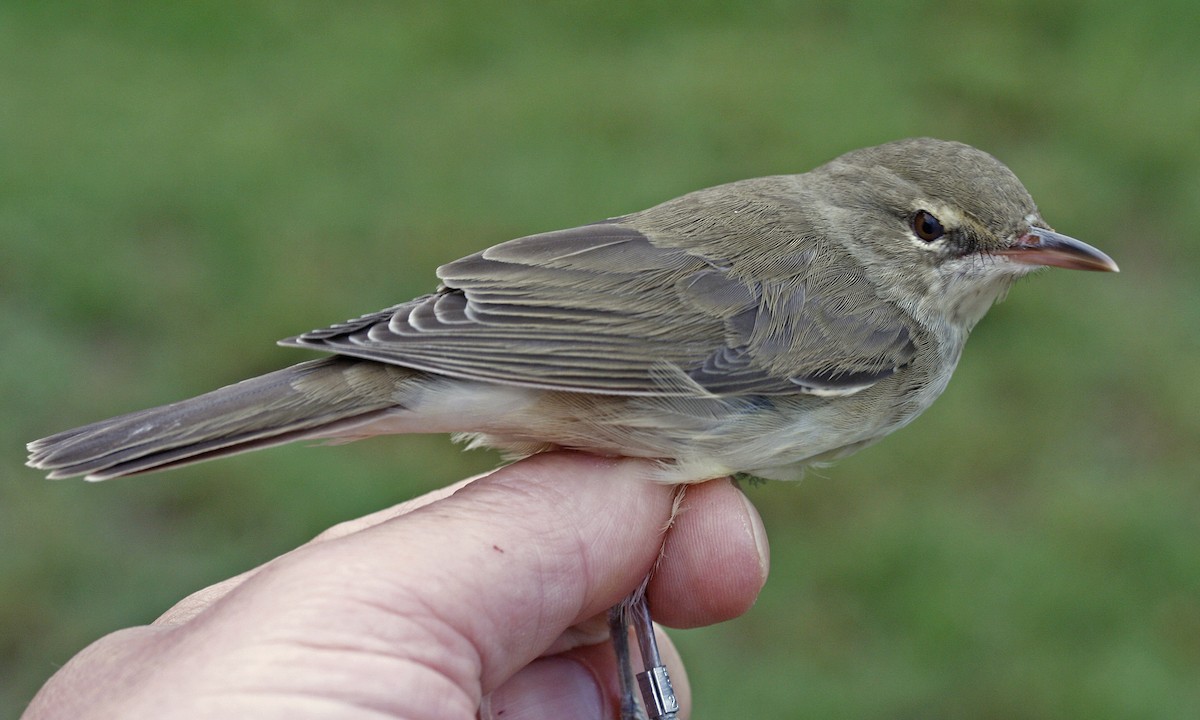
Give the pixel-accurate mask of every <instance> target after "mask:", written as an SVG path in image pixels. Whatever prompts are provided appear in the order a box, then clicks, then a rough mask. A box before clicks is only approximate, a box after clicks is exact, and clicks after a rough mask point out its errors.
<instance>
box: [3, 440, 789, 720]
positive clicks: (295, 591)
mask: <svg viewBox="0 0 1200 720" xmlns="http://www.w3.org/2000/svg"><path fill="white" fill-rule="evenodd" d="M650 468H651V464H650V463H649V462H647V461H642V460H629V459H617V458H601V457H595V456H589V455H582V454H572V453H548V454H543V455H537V456H534V457H532V458H529V459H527V460H524V461H521V462H518V463H516V464H514V465H510V466H508V467H505V468H502V469H500V470H497V471H496V472H494V473H492V474H490V475H487V476H485V477H482V478H479V479H476V480H473V481H464V482H462V483H459V484H457V485H454V486H451V487H449V488H445V489H442V490H439V491H435V492H433V493H430V494H428V495H425V496H423V497H421V498H418V499H416V500H413V501H410V502H406V503H402V504H400V505H397V506H395V507H392V508H389V509H387V510H383V511H380V512H377V513H374V514H372V515H368V516H366V517H363V518H359V519H357V520H352V521H349V522H346V523H343V524H341V525H337V526H335V527H333V528H331V529H330V530H328V531H326V532H325V533H323V534H322V535H320V536H319V537H317V538H316V539H314V540H313V541H311V542H309V543H307V544H305V545H303V546H301V547H300V548H297V549H296V550H294V551H292V552H289V553H287V554H285V555H283V556H281V557H279V558H276V559H274V560H272V561H270V562H268V563H266V564H264V565H262V566H260V567H258V568H256V569H254V570H251V571H249V572H246V573H243V574H242V575H239V576H237V577H234V578H231V579H229V580H226V581H224V582H221V583H218V584H216V585H213V586H211V587H209V588H206V589H204V590H201V591H199V592H197V593H195V594H193V595H191V596H189V597H188V598H186V599H184V600H183V601H182V602H180V603H179V604H178V605H176V606H175V607H174V608H172V609H171V610H169V611H168V612H167V613H166V614H165V615H163V616H162V617H161V618H159V619H158V620H157V621H155V623H154V624H152V625H149V626H144V627H136V628H129V629H125V630H120V631H117V632H115V633H112V634H111V635H108V636H106V637H104V638H102V639H100V640H98V641H97V642H95V643H93V644H92V645H90V646H89V647H87V648H86V649H84V650H83V651H82V652H80V653H79V654H78V655H77V656H75V657H74V658H73V659H72V660H71V661H70V662H68V663H67V664H66V665H65V666H64V667H63V668H62V669H61V670H60V671H59V672H58V673H57V674H56V675H55V676H54V677H53V678H51V679H50V681H49V682H47V684H46V685H45V686H44V687H43V688H42V690H41V692H39V693H38V696H37V697H36V698H35V699H34V701H33V703H32V704H31V705H30V707H29V708H28V710H27V712H26V715H25V717H26V718H29V719H31V720H32V719H33V718H43V719H44V718H67V717H69V718H100V717H105V718H111V717H121V718H130V719H136V718H148V717H154V718H164V717H169V718H206V717H220V718H228V717H239V718H248V717H253V718H274V717H279V718H283V717H286V718H324V717H337V718H357V717H363V718H368V717H369V718H373V719H378V718H385V717H396V718H400V717H403V718H412V719H418V720H420V719H432V718H439V719H441V718H464V719H465V718H474V717H477V714H478V716H479V717H482V718H484V719H485V720H486V719H487V718H498V717H501V716H503V717H504V718H505V719H506V720H510V719H512V718H543V717H545V718H562V717H572V718H602V717H614V716H615V712H616V711H615V708H616V707H617V699H616V698H617V689H616V688H617V676H616V669H615V659H614V657H613V651H612V648H611V646H610V645H609V644H608V637H607V634H606V627H607V626H606V623H605V621H604V612H605V610H606V609H607V608H608V607H610V606H612V605H614V604H616V603H617V602H618V601H620V600H621V599H622V598H624V597H625V596H627V595H629V594H630V593H631V592H632V591H633V590H634V589H635V588H637V587H638V586H639V584H640V583H641V582H642V581H643V580H644V578H645V576H646V574H647V572H649V570H650V569H651V567H654V566H655V563H656V561H657V562H658V564H657V567H656V569H655V571H654V573H653V576H652V578H651V581H650V584H649V587H648V589H647V596H648V598H649V602H650V606H651V608H652V610H653V612H654V616H655V618H656V619H658V620H660V621H663V622H664V623H665V624H668V625H673V626H677V627H694V626H699V625H706V624H712V623H716V622H720V621H723V620H726V619H729V618H732V617H736V616H737V615H740V614H741V613H743V612H745V611H746V610H747V609H748V608H749V607H750V605H751V604H752V603H753V602H754V599H755V597H756V596H757V595H758V591H759V590H760V589H761V587H762V584H763V582H764V581H765V579H766V573H767V545H766V538H765V534H764V532H763V529H762V522H761V520H760V518H759V517H758V514H757V512H756V511H755V510H754V508H753V506H751V505H750V503H749V501H747V500H746V499H745V498H744V496H743V495H742V494H741V492H740V491H738V490H737V489H736V488H735V487H734V486H733V485H732V484H731V483H730V482H728V481H725V480H718V481H712V482H708V483H705V484H703V485H697V486H691V487H689V488H688V489H687V492H686V495H685V496H684V499H683V502H682V505H681V508H680V509H679V512H678V513H677V514H676V515H675V518H674V522H673V523H672V524H671V526H670V529H669V530H668V531H667V532H666V535H665V538H664V536H663V531H664V529H665V528H666V527H667V525H668V523H669V522H670V518H671V516H672V505H673V502H674V497H675V489H674V488H673V487H670V486H664V485H659V484H653V483H650V482H647V481H646V479H645V478H646V476H647V475H648V471H649V470H650ZM664 543H665V545H664ZM660 547H661V548H663V549H662V556H661V559H660V558H659V551H660ZM659 641H660V643H663V645H662V650H663V653H664V659H665V660H666V662H667V665H668V666H669V667H670V669H671V673H672V679H673V680H674V684H675V690H676V693H677V695H678V697H679V699H680V701H681V704H682V706H683V714H684V716H687V715H688V714H689V713H690V706H691V702H690V699H691V698H690V692H689V689H688V684H687V679H686V676H685V675H684V674H683V668H682V666H681V664H680V661H679V657H678V655H677V653H676V652H675V651H674V648H673V647H672V646H671V645H670V643H669V642H668V641H666V639H665V637H663V636H661V635H660V637H659Z"/></svg>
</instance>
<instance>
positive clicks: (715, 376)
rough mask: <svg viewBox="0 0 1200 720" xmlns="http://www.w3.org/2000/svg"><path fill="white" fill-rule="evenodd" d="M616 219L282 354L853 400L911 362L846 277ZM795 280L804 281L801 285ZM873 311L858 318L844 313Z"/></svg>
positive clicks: (533, 246) (640, 387)
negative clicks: (738, 254)
mask: <svg viewBox="0 0 1200 720" xmlns="http://www.w3.org/2000/svg"><path fill="white" fill-rule="evenodd" d="M668 245H669V243H664V242H662V241H661V239H659V241H657V242H656V241H654V240H652V239H651V237H650V236H649V235H648V234H644V233H643V232H641V231H639V230H638V229H636V228H635V227H631V226H630V225H629V224H625V223H623V222H621V219H619V218H618V219H616V220H612V221H606V222H602V223H597V224H593V225H585V226H582V227H578V228H573V229H570V230H561V231H557V232H549V233H543V234H539V235H531V236H528V237H524V238H519V239H516V240H512V241H509V242H506V243H502V244H500V245H496V246H495V247H492V248H489V249H487V250H484V251H483V252H480V253H476V254H474V255H470V256H468V257H465V258H462V259H461V260H457V261H455V262H452V263H449V264H448V265H444V266H442V267H441V268H439V270H438V276H439V277H440V278H441V280H442V281H443V283H444V284H443V286H442V288H441V289H439V291H438V292H436V293H433V294H430V295H426V296H423V297H419V298H416V299H415V300H412V301H410V302H407V303H404V304H401V305H397V306H395V307H392V308H388V309H386V310H382V311H380V312H377V313H373V314H370V315H365V316H363V317H361V318H358V319H357V320H351V321H348V322H345V323H340V324H338V325H333V326H331V327H329V328H327V329H323V330H314V331H312V332H308V333H305V334H303V335H300V336H298V337H295V338H290V339H287V340H284V341H282V344H285V345H292V346H300V347H310V348H317V349H321V350H326V351H330V352H334V353H339V354H344V355H350V356H355V357H362V358H368V359H373V360H379V361H382V362H388V363H395V364H399V365H404V366H408V367H412V368H416V369H419V370H424V371H427V372H431V373H435V374H441V375H448V376H452V377H459V378H465V379H471V380H480V381H486V382H497V383H504V384H512V385H521V386H528V387H536V388H544V389H551V390H566V391H577V392H592V393H603V394H615V395H655V396H664V395H697V394H715V395H731V394H732V395H747V394H751V395H754V394H757V395H763V394H765V395H781V394H795V393H798V392H811V393H816V394H845V393H849V392H854V391H857V390H859V389H861V388H863V387H866V386H868V385H870V384H872V383H874V382H876V381H878V380H880V379H882V378H884V377H887V376H888V375H891V374H892V373H894V372H895V371H896V370H897V369H898V368H900V367H902V366H903V365H905V364H906V363H907V362H908V361H909V360H910V359H911V358H912V355H913V353H914V346H913V343H912V340H911V337H910V326H909V324H908V323H907V322H906V318H907V316H906V315H904V314H903V313H901V312H899V311H898V310H895V309H893V308H891V307H890V306H885V305H882V304H881V303H880V302H879V301H878V300H873V301H870V302H868V300H869V298H867V297H865V296H863V293H869V292H870V288H869V285H868V284H866V283H865V282H861V280H862V278H858V280H859V281H860V282H856V281H855V278H853V277H848V276H846V275H845V274H844V273H826V275H832V276H833V277H826V278H824V279H822V278H820V277H817V278H807V279H803V281H800V282H798V281H797V277H801V278H802V277H803V272H800V273H799V274H793V275H791V276H788V277H774V278H772V279H770V280H767V281H763V280H751V279H743V278H740V277H738V276H737V272H736V269H735V268H734V267H733V265H734V264H733V263H725V262H722V261H720V260H719V259H713V258H711V257H704V256H702V255H700V254H698V253H696V252H692V251H689V250H687V249H683V248H681V247H671V246H668ZM804 269H805V268H803V267H800V268H799V270H800V271H803V270H804ZM863 306H869V307H872V308H874V309H873V310H869V311H856V310H854V309H853V308H856V307H863Z"/></svg>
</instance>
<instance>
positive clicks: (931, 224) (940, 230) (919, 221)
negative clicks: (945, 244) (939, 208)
mask: <svg viewBox="0 0 1200 720" xmlns="http://www.w3.org/2000/svg"><path fill="white" fill-rule="evenodd" d="M912 228H913V232H915V233H916V234H917V237H919V238H921V239H922V240H924V241H925V242H933V241H934V240H937V239H938V238H940V237H941V236H943V235H945V234H946V228H944V227H942V223H941V221H939V220H938V219H937V218H935V217H934V216H933V213H931V212H929V211H928V210H919V211H917V214H916V215H914V216H913V221H912Z"/></svg>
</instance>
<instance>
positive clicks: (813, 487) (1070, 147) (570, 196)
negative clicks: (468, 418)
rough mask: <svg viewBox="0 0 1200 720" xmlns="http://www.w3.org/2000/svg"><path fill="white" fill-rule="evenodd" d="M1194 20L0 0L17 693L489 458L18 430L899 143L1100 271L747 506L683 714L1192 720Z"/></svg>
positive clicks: (1, 439)
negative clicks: (725, 592)
mask: <svg viewBox="0 0 1200 720" xmlns="http://www.w3.org/2000/svg"><path fill="white" fill-rule="evenodd" d="M1198 36H1200V5H1198V4H1197V3H1195V2H1194V1H1193V0H1176V1H1174V2H1145V3H1130V2H1128V1H1127V0H1121V1H1119V2H1118V1H1116V0H1113V1H1104V0H1093V1H1083V0H1074V1H1067V2H1059V3H1052V4H1051V3H1045V2H1044V0H1036V1H1035V0H1026V1H1020V2H996V1H985V2H977V3H954V2H945V1H943V2H917V1H910V2H894V3H875V4H863V5H858V6H856V5H851V4H847V3H843V2H741V3H710V2H697V1H695V0H693V1H692V2H688V3H678V4H663V3H635V2H613V1H611V0H610V1H609V2H603V3H599V2H597V3H561V4H557V5H551V4H536V3H528V4H526V3H517V2H510V3H485V2H469V1H448V2H439V3H419V4H418V3H395V4H392V3H382V2H355V3H327V2H287V3H279V2H260V3H243V2H233V1H232V0H224V1H218V0H213V1H205V2H188V3H161V2H133V1H130V2H89V3H85V2H75V3H72V2H47V3H22V2H15V1H14V2H3V3H0V303H2V312H0V331H2V336H3V338H4V354H3V361H2V362H0V403H2V405H0V406H2V407H3V416H2V418H0V449H2V450H3V452H0V713H3V712H5V711H8V712H9V713H11V714H12V715H15V714H17V713H18V712H19V710H20V708H22V707H23V706H24V704H25V703H26V702H28V700H29V698H30V697H31V696H32V694H33V693H34V692H35V690H36V688H37V687H38V686H39V685H40V684H41V683H42V682H44V681H45V679H46V678H47V677H48V676H49V675H50V674H52V673H53V672H54V670H55V669H56V668H57V667H59V666H60V665H61V664H62V663H63V662H65V661H66V660H67V659H68V658H69V657H70V656H71V655H73V654H74V653H75V652H77V651H78V650H80V649H81V648H82V647H84V646H85V645H87V644H88V643H89V642H91V641H92V640H94V639H96V638H98V637H100V636H101V635H103V634H105V633H107V632H110V631H112V630H115V629H117V628H122V627H126V626H130V625H135V624H141V623H147V622H149V621H151V620H153V619H154V618H155V617H156V616H157V615H158V614H160V613H161V612H163V611H164V610H165V609H166V608H168V607H169V606H170V605H171V604H172V603H174V602H175V601H176V600H178V599H179V598H181V597H183V596H184V595H186V594H188V593H189V592H191V591H193V590H195V589H198V588H200V587H202V586H204V585H207V584H210V583H212V582H215V581H217V580H220V579H223V578H225V577H228V576H230V575H232V574H235V573H238V572H240V571H242V570H245V569H247V568H249V567H252V566H254V565H256V564H258V563H261V562H263V561H265V560H266V559H268V558H271V557H273V556H275V555H276V554H278V553H281V552H283V551H285V550H287V549H289V548H292V547H294V546H296V545H297V544H299V543H302V542H303V541H305V540H307V539H309V538H310V537H311V536H312V535H314V534H315V533H317V532H319V531H320V530H322V529H324V528H326V527H328V526H329V525H331V524H334V523H336V522H338V521H340V520H343V519H347V518H351V517H355V516H357V515H360V514H364V513H367V512H370V511H371V510H374V509H377V508H380V507H383V506H386V505H388V504H391V503H395V502H398V501H400V500H402V499H404V498H408V497H412V496H414V495H416V494H419V493H421V492H423V491H425V490H427V489H430V488H433V487H437V486H439V485H442V484H445V483H447V482H450V481H452V480H455V479H457V478H459V477H462V476H464V475H466V474H468V473H472V472H476V471H480V470H483V469H486V468H489V467H491V466H492V465H494V463H495V462H496V459H495V457H494V456H491V455H489V454H487V453H471V454H464V453H460V452H459V451H458V449H457V448H455V447H454V446H453V445H451V443H450V442H449V440H448V439H446V438H443V437H430V438H396V439H385V440H372V441H368V442H364V443H360V444H357V445H352V446H344V447H333V448H311V447H289V448H282V449H276V450H271V451H268V452H264V453H258V454H253V455H250V456H244V457H241V458H236V459H230V460H225V461H221V462H219V463H213V464H206V465H202V466H198V467H193V468H188V469H185V470H180V471H177V472H173V473H171V474H169V475H165V476H151V477H146V478H134V479H128V480H122V481H114V482H111V483H105V484H99V485H88V484H84V483H81V482H73V481H69V482H61V483H49V482H45V481H43V480H41V479H40V478H39V476H38V474H37V473H36V472H34V471H32V470H28V469H25V468H24V467H23V466H22V461H23V457H24V452H23V444H24V442H26V441H28V440H30V439H33V438H36V437H40V436H42V435H45V434H48V433H50V432H53V431H57V430H61V429H65V428H67V427H71V426H74V425H78V424H80V423H82V422H85V421H90V420H94V419H99V418H102V417H107V416H109V415H112V414H116V413H119V412H124V411H128V410H134V409H138V408H141V407H144V406H148V405H152V404H159V403H163V402H168V401H172V400H176V399H179V398H182V397H184V396H187V395H191V394H195V393H199V392H202V391H205V390H208V389H211V388H213V387H216V386H218V385H222V384H225V383H228V382H231V381H234V380H238V379H240V378H242V377H245V376H247V375H249V374H252V373H257V372H263V371H267V370H270V369H274V368H276V367H279V366H282V365H284V364H288V363H291V362H293V361H296V360H298V359H300V358H302V357H305V355H304V354H303V353H299V354H297V352H296V351H290V350H285V349H281V348H277V347H275V346H274V345H273V342H274V340H275V339H276V338H280V337H284V336H288V335H292V334H295V333H297V332H300V331H304V330H307V329H309V328H312V327H316V326H321V325H325V324H327V323H330V322H333V321H339V320H342V319H345V318H348V317H352V316H355V315H358V314H360V313H362V312H366V311H369V310H374V309H377V308H381V307H384V306H387V305H390V304H393V303H395V302H398V301H400V300H404V299H407V298H409V297H411V296H413V295H416V294H419V293H422V292H426V291H429V290H431V289H432V288H433V287H434V285H435V280H434V276H433V270H434V268H435V267H436V266H437V265H438V264H439V263H441V262H444V261H447V260H449V259H453V258H455V257H458V256H460V255H463V254H466V253H469V252H472V251H474V250H477V249H480V248H482V247H485V246H487V245H490V244H493V243H495V242H499V241H501V240H505V239H508V238H511V237H515V236H518V235H523V234H528V233H532V232H537V231H542V230H551V229H556V228H559V227H565V226H570V225H575V224H581V223H585V222H589V221H593V220H597V219H601V218H604V217H607V216H611V215H615V214H620V213H624V212H629V211H632V210H637V209H641V208H643V207H646V206H648V205H650V204H653V203H655V202H658V201H661V200H665V199H667V198H670V197H673V196H675V195H678V194H681V193H683V192H686V191H689V190H693V189H696V188H699V187H703V186H707V185H711V184H715V183H719V182H723V181H728V180H734V179H738V178H742V177H748V176H755V175H764V174H770V173H789V172H800V171H804V170H807V169H809V168H810V167H812V166H814V165H816V164H819V163H821V162H823V161H825V160H827V159H829V158H831V157H833V156H835V155H837V154H839V153H841V152H843V151H846V150H849V149H852V148H855V147H860V146H864V145H870V144H875V143H878V142H882V141H886V140H889V139H894V138H898V137H904V136H910V135H934V136H939V137H944V138H950V139H958V140H963V141H966V142H969V143H972V144H975V145H978V146H980V147H983V148H985V149H987V150H989V151H991V152H992V153H994V154H996V155H998V156H999V157H1000V158H1001V159H1002V160H1004V161H1006V162H1007V163H1008V164H1009V165H1010V166H1011V167H1012V168H1013V169H1014V170H1015V171H1016V172H1017V174H1018V175H1020V176H1021V178H1022V179H1023V180H1024V181H1025V183H1026V184H1027V185H1028V187H1029V188H1030V190H1031V191H1032V192H1033V195H1034V196H1035V197H1036V198H1038V199H1039V202H1040V205H1041V208H1042V210H1043V213H1044V214H1045V216H1046V218H1047V219H1048V220H1049V221H1050V222H1052V223H1054V224H1055V225H1056V227H1057V228H1058V229H1059V230H1062V231H1064V232H1067V233H1069V234H1072V235H1075V236H1077V237H1080V238H1083V239H1086V240H1087V241H1088V242H1091V243H1093V244H1095V245H1096V246H1098V247H1101V248H1103V249H1104V250H1106V251H1107V252H1109V253H1110V254H1111V255H1112V256H1113V257H1115V258H1116V259H1117V261H1118V262H1119V263H1120V264H1121V267H1122V273H1121V274H1120V275H1117V276H1102V275H1097V274H1090V273H1069V272H1061V271H1055V272H1047V273H1045V274H1043V275H1041V276H1039V277H1037V278H1036V279H1033V280H1030V281H1027V282H1025V283H1023V284H1022V285H1021V286H1020V287H1018V288H1017V289H1016V290H1015V291H1014V292H1013V294H1012V298H1011V299H1010V300H1009V301H1007V302H1006V303H1005V304H1004V305H1002V306H1000V307H999V308H997V309H996V310H994V311H993V312H992V314H991V315H990V316H989V317H988V318H987V319H986V320H985V321H984V322H983V323H982V324H981V325H980V327H979V328H978V329H977V331H976V333H975V335H976V337H975V338H974V339H972V341H971V343H970V344H969V345H968V348H967V351H966V354H965V356H964V360H963V362H962V364H961V365H960V368H959V371H958V374H957V376H956V378H955V381H954V382H953V383H951V386H950V389H949V390H948V391H947V393H946V395H945V396H944V397H943V399H942V400H941V401H940V402H939V403H938V404H937V405H935V406H934V407H933V409H932V410H930V411H929V412H927V413H926V414H925V415H924V416H923V417H922V418H921V419H920V420H919V421H918V422H916V423H915V424H913V425H912V426H910V427H909V428H907V429H905V430H903V431H901V432H899V433H897V434H896V435H895V436H894V437H892V438H890V439H889V440H887V441H885V442H884V443H882V444H881V445H879V446H876V447H874V448H872V449H870V450H867V451H864V452H862V453H861V454H859V455H858V456H856V457H854V458H852V459H849V460H846V461H843V462H841V463H840V464H838V465H836V466H835V467H833V468H830V469H827V470H822V471H820V472H814V473H812V474H810V476H809V477H808V479H806V480H805V481H804V482H803V483H801V484H799V485H784V484H778V483H776V484H768V485H765V486H761V487H755V488H751V489H750V490H749V492H750V494H751V495H752V497H754V498H755V500H756V501H757V502H758V505H759V507H760V508H761V509H762V512H763V514H764V516H765V518H766V522H767V527H768V531H769V533H770V536H771V541H772V548H773V557H772V562H773V567H772V577H771V580H770V582H769V583H768V585H767V588H766V590H765V591H764V592H763V594H762V597H761V599H760V601H759V603H758V605H757V606H756V607H755V608H754V609H753V610H752V611H751V612H750V613H749V614H747V615H746V616H745V617H743V618H741V619H739V620H737V621H734V622H730V623H727V624H724V625H722V626H718V627H714V628H707V629H702V630H693V631H687V632H677V633H675V638H676V640H677V643H678V644H679V645H680V646H681V647H682V649H683V652H684V655H685V657H686V658H687V660H688V662H689V670H690V677H691V681H692V686H693V688H694V690H695V696H696V712H695V717H696V718H729V717H756V718H794V717H811V718H918V717H919V718H1006V719H1013V718H1017V719H1020V718H1080V717H1087V718H1090V719H1098V718H1147V717H1155V718H1197V717H1200V551H1198V548H1200V543H1198V542H1197V541H1198V540H1200V482H1198V476H1200V473H1198V471H1197V465H1198V464H1197V453H1198V450H1200V379H1198V378H1197V375H1198V373H1197V369H1198V368H1200V312H1198V310H1200V281H1198V280H1197V277H1198V275H1197V269H1198V265H1200V262H1198V261H1200V241H1198V239H1197V228H1200V44H1198V43H1197V37H1198Z"/></svg>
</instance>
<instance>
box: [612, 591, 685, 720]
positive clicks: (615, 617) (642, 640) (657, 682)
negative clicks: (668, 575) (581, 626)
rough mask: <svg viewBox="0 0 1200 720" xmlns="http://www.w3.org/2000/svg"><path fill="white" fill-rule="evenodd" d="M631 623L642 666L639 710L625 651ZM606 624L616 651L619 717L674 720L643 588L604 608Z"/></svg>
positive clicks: (674, 704) (673, 704) (675, 708)
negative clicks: (619, 602)
mask: <svg viewBox="0 0 1200 720" xmlns="http://www.w3.org/2000/svg"><path fill="white" fill-rule="evenodd" d="M631 623H632V625H633V630H634V633H635V634H636V636H637V641H638V650H639V651H640V653H641V656H642V667H643V668H644V670H643V671H642V672H640V673H637V675H636V680H637V683H636V684H637V686H638V688H639V689H640V691H641V697H642V703H643V704H644V705H645V707H646V712H645V713H643V712H642V709H641V707H639V706H638V702H637V696H636V693H635V690H634V678H635V675H634V673H633V660H632V658H631V657H630V651H629V626H630V624H631ZM608 628H609V632H610V633H611V635H612V643H613V648H614V649H615V650H616V653H617V672H618V674H619V679H620V690H621V720H646V719H647V717H648V718H649V720H676V718H677V717H678V716H679V702H678V701H677V700H676V699H675V691H674V689H673V688H672V687H671V677H670V675H669V674H668V673H667V666H666V665H663V662H662V658H660V657H659V653H658V642H657V641H656V640H655V638H654V623H653V621H652V620H651V619H650V608H649V606H648V605H647V604H646V596H645V594H644V592H643V591H641V590H639V591H638V592H637V593H635V594H634V595H632V596H631V597H629V598H628V599H627V600H626V601H625V602H623V603H621V604H620V605H617V606H616V607H614V608H612V609H611V610H609V611H608Z"/></svg>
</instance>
